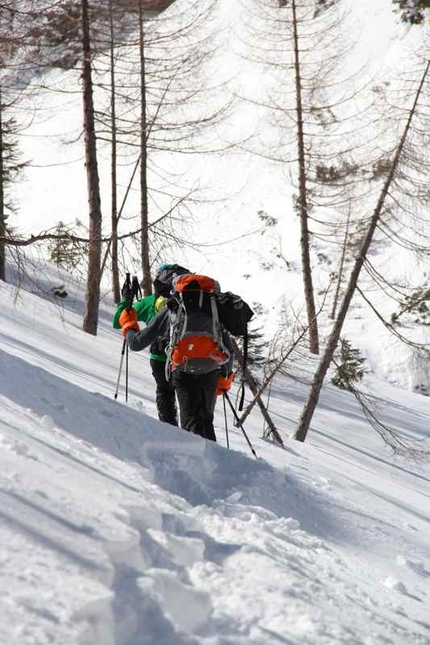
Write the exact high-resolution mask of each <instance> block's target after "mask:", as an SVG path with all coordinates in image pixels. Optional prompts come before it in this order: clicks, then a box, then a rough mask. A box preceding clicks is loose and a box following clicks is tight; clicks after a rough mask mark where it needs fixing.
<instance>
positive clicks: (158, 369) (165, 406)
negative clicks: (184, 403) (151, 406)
mask: <svg viewBox="0 0 430 645" xmlns="http://www.w3.org/2000/svg"><path fill="white" fill-rule="evenodd" d="M150 364H151V370H152V375H153V377H154V379H155V383H156V396H155V400H156V402H157V410H158V418H159V419H160V421H164V422H165V423H170V424H171V425H172V426H177V425H178V413H177V410H176V398H175V388H174V385H173V383H171V382H170V381H166V363H165V362H164V361H155V360H154V359H153V358H151V360H150Z"/></svg>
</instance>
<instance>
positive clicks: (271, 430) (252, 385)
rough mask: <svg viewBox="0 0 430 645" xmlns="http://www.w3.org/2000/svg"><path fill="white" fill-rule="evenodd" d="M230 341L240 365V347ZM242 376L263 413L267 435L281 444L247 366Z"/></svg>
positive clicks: (280, 439) (282, 443)
mask: <svg viewBox="0 0 430 645" xmlns="http://www.w3.org/2000/svg"><path fill="white" fill-rule="evenodd" d="M231 342H232V345H233V351H234V354H235V356H236V359H237V361H238V362H239V363H240V364H241V365H243V354H242V352H241V351H240V347H239V346H238V344H237V343H236V341H235V339H234V338H232V339H231ZM244 376H245V380H246V382H247V383H248V385H249V389H250V390H251V392H252V393H253V395H254V397H256V401H257V404H258V407H259V408H260V410H261V414H262V415H263V418H264V420H265V421H266V423H267V425H268V426H269V431H268V433H267V436H269V435H270V434H271V435H272V436H273V439H274V440H275V441H276V442H277V443H279V444H280V445H281V446H283V445H284V442H283V441H282V437H281V435H280V434H279V432H278V431H277V429H276V426H275V424H274V423H273V420H272V417H271V416H270V414H269V411H268V409H267V408H266V406H265V405H264V403H263V401H262V399H261V396H260V395H259V388H258V384H257V382H256V381H255V379H254V377H253V375H252V374H251V372H250V370H249V369H248V368H247V367H245V373H244Z"/></svg>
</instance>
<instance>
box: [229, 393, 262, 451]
mask: <svg viewBox="0 0 430 645" xmlns="http://www.w3.org/2000/svg"><path fill="white" fill-rule="evenodd" d="M223 397H224V400H227V403H228V404H229V406H230V408H231V411H232V412H233V416H234V418H235V419H236V424H237V425H238V426H239V428H240V429H241V430H242V432H243V436H244V437H245V439H246V441H247V443H248V446H249V447H250V449H251V452H252V454H253V455H254V457H257V453H256V452H255V450H254V448H253V445H252V443H251V442H250V440H249V437H248V435H247V434H246V432H245V429H244V427H243V425H242V423H241V421H240V419H239V417H238V414H237V412H236V410H235V409H234V405H233V403H232V402H231V400H230V397H229V395H228V394H227V392H226V391H225V390H224V392H223Z"/></svg>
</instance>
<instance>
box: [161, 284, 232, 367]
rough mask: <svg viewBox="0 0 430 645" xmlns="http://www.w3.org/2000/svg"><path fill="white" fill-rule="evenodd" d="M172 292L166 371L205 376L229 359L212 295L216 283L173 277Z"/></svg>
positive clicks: (215, 291)
mask: <svg viewBox="0 0 430 645" xmlns="http://www.w3.org/2000/svg"><path fill="white" fill-rule="evenodd" d="M173 289H174V293H173V296H171V298H169V301H168V307H169V310H170V340H169V346H168V348H167V350H166V353H167V357H168V361H167V364H166V368H167V370H168V371H169V372H170V370H171V371H174V370H176V369H180V370H181V371H183V372H188V373H191V374H205V373H207V372H211V371H213V370H214V369H217V368H218V367H220V366H221V365H224V363H227V362H228V360H229V359H230V354H229V352H228V350H227V349H226V348H225V347H224V345H223V342H222V330H221V323H220V320H219V316H218V307H217V301H216V295H217V294H218V293H219V292H220V288H219V284H218V282H216V280H213V279H212V278H209V277H208V276H205V275H198V274H196V273H189V274H187V275H181V276H178V277H177V278H176V280H175V281H174V283H173Z"/></svg>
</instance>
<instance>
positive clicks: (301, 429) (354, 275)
mask: <svg viewBox="0 0 430 645" xmlns="http://www.w3.org/2000/svg"><path fill="white" fill-rule="evenodd" d="M429 68H430V62H427V63H426V64H425V68H424V72H423V73H422V76H421V78H420V80H419V84H418V88H417V90H416V92H415V96H414V98H413V103H412V106H411V107H410V109H409V112H408V115H407V119H406V123H405V126H404V129H403V132H402V134H401V137H400V140H399V141H398V144H397V146H396V148H395V151H394V153H393V157H392V160H391V162H390V164H389V168H388V172H387V175H386V178H385V180H384V181H383V184H382V188H381V191H380V194H379V198H378V200H377V203H376V206H375V208H374V210H373V213H372V216H371V218H370V221H369V226H368V229H367V231H366V233H365V236H364V239H363V242H362V244H361V247H360V249H359V252H358V255H357V257H356V259H355V262H354V265H353V268H352V271H351V274H350V276H349V280H348V285H347V288H346V291H345V294H344V296H343V299H342V303H341V305H340V307H339V312H338V315H337V317H336V320H335V323H334V325H333V328H332V331H331V333H330V336H329V339H328V342H327V345H326V348H325V351H324V354H323V356H322V358H321V361H320V363H319V366H318V368H317V370H316V372H315V375H314V378H313V381H312V386H311V389H310V393H309V397H308V400H307V402H306V404H305V406H304V408H303V411H302V413H301V416H300V420H299V424H298V427H297V430H296V432H295V435H294V438H295V439H297V440H298V441H305V439H306V436H307V433H308V430H309V427H310V424H311V421H312V417H313V414H314V412H315V409H316V407H317V404H318V400H319V395H320V392H321V388H322V385H323V382H324V379H325V376H326V374H327V371H328V369H329V366H330V364H331V362H332V359H333V355H334V352H335V350H336V348H337V345H338V342H339V338H340V334H341V331H342V327H343V324H344V322H345V319H346V316H347V313H348V310H349V308H350V305H351V301H352V299H353V296H354V294H355V292H356V290H357V288H358V280H359V277H360V274H361V271H362V269H363V267H364V265H365V263H366V261H367V259H368V254H369V249H370V248H371V245H372V242H373V239H374V236H375V232H376V231H377V229H378V228H379V229H380V228H384V227H385V226H386V225H385V224H384V219H385V217H386V216H387V213H389V202H390V201H392V202H395V200H396V195H395V188H396V184H397V183H400V184H401V183H402V181H403V180H404V179H405V177H404V174H403V172H402V162H403V160H404V157H406V162H408V161H410V157H409V152H408V147H409V146H408V143H409V136H410V134H411V131H412V126H413V122H414V119H416V118H418V119H419V118H420V115H419V113H420V111H421V109H422V107H423V106H422V103H421V102H422V96H423V94H425V88H426V87H427V86H428V81H429ZM408 158H409V159H408ZM418 170H419V169H418V168H417V167H415V171H418Z"/></svg>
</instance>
